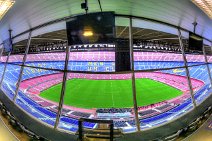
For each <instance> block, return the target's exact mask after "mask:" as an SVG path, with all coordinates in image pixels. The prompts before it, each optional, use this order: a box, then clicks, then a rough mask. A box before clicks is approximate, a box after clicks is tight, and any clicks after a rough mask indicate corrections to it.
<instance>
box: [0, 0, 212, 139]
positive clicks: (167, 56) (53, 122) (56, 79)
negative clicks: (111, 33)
mask: <svg viewBox="0 0 212 141" xmlns="http://www.w3.org/2000/svg"><path fill="white" fill-rule="evenodd" d="M80 4H81V2H80V1H78V0H65V1H59V0H51V1H43V0H36V1H33V0H27V1H26V0H16V3H15V4H14V7H13V8H12V9H11V10H10V11H9V12H8V13H7V14H6V15H5V17H4V18H3V19H2V20H1V21H0V47H1V63H0V69H1V73H0V86H1V90H0V101H1V108H2V109H3V110H6V111H7V113H8V114H9V115H10V118H11V119H12V120H14V121H15V122H16V124H18V125H19V126H20V127H21V128H22V130H24V131H25V132H27V133H28V134H30V135H31V136H34V137H35V138H45V139H48V140H55V141H58V140H61V141H62V140H64V141H66V140H77V139H78V134H79V121H80V120H81V118H83V119H90V120H92V119H93V120H94V121H93V122H83V129H84V130H86V131H87V132H89V134H91V133H90V131H94V133H93V134H92V137H94V136H95V137H98V136H100V135H99V133H101V131H102V130H103V129H102V126H101V120H112V121H113V122H112V123H113V124H112V126H113V127H114V129H115V130H117V132H115V133H114V137H117V139H116V140H121V141H124V140H133V141H135V140H170V139H175V138H177V137H178V136H179V135H180V134H181V133H182V132H184V131H187V130H189V129H191V128H193V127H194V125H195V124H196V122H197V121H199V120H200V119H202V118H203V117H204V116H207V115H208V113H209V112H211V101H212V96H211V93H212V88H211V86H212V64H211V63H212V47H211V41H212V34H211V31H212V26H211V25H212V20H211V19H210V18H209V17H207V15H205V14H204V13H203V12H202V11H201V10H200V9H199V8H198V7H196V6H195V5H194V4H193V3H192V2H191V1H189V0H184V1H180V2H179V1H178V0H160V2H158V1H157V2H156V1H155V0H149V1H144V0H140V1H136V2H135V1H125V0H116V1H113V0H107V1H101V3H100V4H101V7H99V6H100V5H99V3H98V1H94V0H90V1H88V5H89V11H88V12H89V13H92V12H99V11H100V9H101V8H102V10H103V11H114V12H115V36H116V39H117V40H118V42H123V44H121V45H122V46H123V48H124V49H121V51H120V50H118V49H117V45H116V44H113V43H111V44H108V43H105V44H104V43H98V44H80V45H79V44H78V45H70V46H68V42H67V33H66V22H67V21H70V20H71V19H73V18H75V17H76V16H77V15H81V14H85V12H84V10H83V9H81V7H80ZM194 22H195V23H197V25H196V26H194V24H193V23H194ZM190 32H195V33H196V34H197V35H200V36H202V37H203V46H202V48H199V49H197V50H195V49H194V50H193V49H191V48H189V36H190V35H189V34H190ZM9 39H12V40H9ZM11 43H12V46H10V44H11ZM126 46H127V47H129V48H128V49H129V50H128V53H129V56H130V59H129V60H130V70H127V71H118V72H117V71H116V67H117V65H119V64H117V61H116V59H117V52H126V51H125V49H126ZM125 61H126V60H125ZM95 120H96V121H98V122H100V123H97V122H96V121H95ZM104 128H107V126H104ZM95 133H96V134H95Z"/></svg>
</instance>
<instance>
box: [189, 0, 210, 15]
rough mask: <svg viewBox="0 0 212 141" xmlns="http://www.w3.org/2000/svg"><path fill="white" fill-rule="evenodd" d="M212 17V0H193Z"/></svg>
mask: <svg viewBox="0 0 212 141" xmlns="http://www.w3.org/2000/svg"><path fill="white" fill-rule="evenodd" d="M191 1H192V2H193V3H194V4H195V5H196V6H198V7H199V8H200V9H201V10H202V11H204V12H205V14H207V15H208V17H209V18H211V19H212V0H191Z"/></svg>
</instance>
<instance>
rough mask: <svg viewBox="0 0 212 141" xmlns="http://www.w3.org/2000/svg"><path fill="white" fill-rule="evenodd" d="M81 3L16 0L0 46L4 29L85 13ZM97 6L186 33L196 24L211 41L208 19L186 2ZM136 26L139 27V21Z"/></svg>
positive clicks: (118, 1)
mask: <svg viewBox="0 0 212 141" xmlns="http://www.w3.org/2000/svg"><path fill="white" fill-rule="evenodd" d="M81 2H82V1H80V0H63V1H61V0H16V3H15V4H14V6H13V7H12V9H11V10H10V11H8V13H7V14H6V15H5V16H4V18H3V19H2V20H1V21H0V43H1V42H2V41H3V40H5V39H7V38H8V37H9V35H8V29H12V30H13V33H12V34H13V36H16V35H18V34H20V33H22V32H23V31H26V30H28V29H30V28H33V27H35V26H38V25H40V24H43V23H46V22H50V21H53V20H55V19H59V18H63V17H67V16H71V15H76V14H82V13H85V11H84V10H82V9H81V7H80V4H81ZM88 4H89V12H97V11H100V8H99V4H98V1H97V0H88ZM101 4H102V9H103V11H115V13H116V14H123V15H134V16H138V17H145V18H150V19H155V20H158V21H162V22H165V23H169V24H172V25H175V26H180V27H182V28H185V29H188V30H189V31H193V25H192V23H194V22H197V23H198V25H197V29H196V33H197V34H199V35H201V36H204V37H205V38H208V39H210V40H212V20H211V19H210V18H209V17H208V16H207V15H206V14H205V13H204V12H203V11H202V10H201V9H199V8H198V7H197V6H196V5H195V4H193V3H192V2H191V1H190V0H160V1H158V0H148V1H147V0H136V1H135V0H102V1H101ZM137 24H138V25H139V22H138V23H137ZM60 26H61V25H60ZM141 27H142V26H141ZM155 28H160V27H155ZM57 29H60V28H59V25H54V26H51V27H49V28H48V32H51V31H55V30H57ZM164 30H167V32H168V33H170V29H168V28H164ZM168 30H169V31H168ZM39 32H40V33H45V31H42V30H40V31H37V33H34V34H37V35H39V34H40V33H39ZM46 32H47V31H46ZM165 32H166V31H165ZM34 36H36V35H34Z"/></svg>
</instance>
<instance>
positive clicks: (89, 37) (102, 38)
mask: <svg viewBox="0 0 212 141" xmlns="http://www.w3.org/2000/svg"><path fill="white" fill-rule="evenodd" d="M66 28H67V37H68V45H83V44H100V43H101V44H102V43H103V44H109V43H113V38H114V29H115V16H114V13H113V12H99V13H90V14H86V15H80V16H76V17H73V18H71V19H70V20H69V21H67V23H66Z"/></svg>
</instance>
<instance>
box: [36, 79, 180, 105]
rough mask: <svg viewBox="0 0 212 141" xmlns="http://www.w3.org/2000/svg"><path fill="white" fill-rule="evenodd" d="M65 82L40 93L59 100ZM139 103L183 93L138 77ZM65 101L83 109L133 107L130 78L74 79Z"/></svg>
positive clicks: (69, 81) (149, 102) (159, 100)
mask: <svg viewBox="0 0 212 141" xmlns="http://www.w3.org/2000/svg"><path fill="white" fill-rule="evenodd" d="M61 86H62V84H58V85H55V86H53V87H51V88H49V89H47V90H44V91H43V92H41V94H40V96H41V97H43V98H45V99H48V100H51V101H55V102H58V101H59V99H60V93H61ZM136 93H137V103H138V106H145V105H149V104H153V103H158V102H161V101H164V100H169V99H172V98H175V97H177V96H179V95H181V94H182V92H181V91H180V90H178V89H176V88H173V87H171V86H169V85H166V84H164V83H161V82H158V81H154V80H151V79H146V78H145V79H144V78H143V79H136ZM64 104H65V105H70V106H74V107H80V108H112V107H113V108H120V107H122V108H124V107H133V96H132V81H131V80H88V79H71V80H68V81H67V83H66V91H65V98H64Z"/></svg>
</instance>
